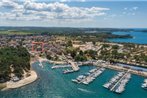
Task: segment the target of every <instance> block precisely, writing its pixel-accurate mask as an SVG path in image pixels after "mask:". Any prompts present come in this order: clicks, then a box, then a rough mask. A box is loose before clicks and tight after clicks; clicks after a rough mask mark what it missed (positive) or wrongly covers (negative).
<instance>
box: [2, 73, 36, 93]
mask: <svg viewBox="0 0 147 98" xmlns="http://www.w3.org/2000/svg"><path fill="white" fill-rule="evenodd" d="M30 74H31V75H30V76H29V77H26V78H24V79H21V80H19V81H18V82H12V81H8V82H6V87H5V88H3V89H2V91H4V90H8V89H15V88H19V87H22V86H25V85H28V84H30V83H33V82H34V81H36V80H37V78H38V76H37V73H36V72H35V71H33V70H31V71H30Z"/></svg>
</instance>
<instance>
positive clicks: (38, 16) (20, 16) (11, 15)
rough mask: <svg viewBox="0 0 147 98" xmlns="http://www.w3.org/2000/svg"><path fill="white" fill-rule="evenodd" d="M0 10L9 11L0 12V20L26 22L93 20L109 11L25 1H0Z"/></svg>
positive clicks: (99, 8)
mask: <svg viewBox="0 0 147 98" xmlns="http://www.w3.org/2000/svg"><path fill="white" fill-rule="evenodd" d="M64 1H65V0H64ZM66 1H67V0H66ZM81 1H85V0H81ZM0 8H3V9H10V11H3V12H1V11H0V12H1V14H0V19H5V20H27V21H31V20H32V21H33V20H38V21H49V20H82V19H83V20H85V19H93V18H94V17H98V16H103V15H105V14H106V12H105V11H108V10H110V9H109V8H102V7H91V8H86V7H71V6H69V5H67V4H64V3H61V2H52V3H44V2H35V1H34V0H25V1H24V2H18V1H16V0H1V2H0Z"/></svg>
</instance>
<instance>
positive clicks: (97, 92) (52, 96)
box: [0, 62, 147, 98]
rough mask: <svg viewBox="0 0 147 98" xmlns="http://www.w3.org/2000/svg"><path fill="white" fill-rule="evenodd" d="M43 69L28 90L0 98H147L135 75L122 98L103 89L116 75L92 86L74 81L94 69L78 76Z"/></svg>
mask: <svg viewBox="0 0 147 98" xmlns="http://www.w3.org/2000/svg"><path fill="white" fill-rule="evenodd" d="M43 65H44V68H41V67H40V66H38V63H35V64H34V65H33V67H34V69H35V70H36V71H37V74H38V76H39V79H38V80H37V81H36V82H34V83H32V84H30V85H27V86H24V87H21V88H18V89H14V90H8V91H3V92H0V98H147V90H144V89H142V88H141V83H142V82H143V79H144V78H143V77H140V76H136V75H132V78H131V80H130V81H129V83H128V84H127V86H126V90H125V91H124V92H123V93H122V94H116V93H113V92H110V91H109V90H107V89H105V88H104V87H103V86H102V85H103V84H104V83H106V82H107V81H108V80H109V79H111V78H112V77H113V75H115V74H116V73H117V71H113V70H105V71H104V72H103V74H102V75H101V76H99V77H97V79H96V80H95V81H93V82H92V83H91V84H89V85H82V84H75V83H73V82H72V81H71V79H73V78H76V77H77V76H78V75H80V74H84V73H86V72H88V71H89V70H90V69H92V68H94V66H83V67H81V70H80V71H79V72H75V73H71V74H62V70H63V69H55V70H52V69H51V66H52V65H51V64H48V63H45V62H44V63H43Z"/></svg>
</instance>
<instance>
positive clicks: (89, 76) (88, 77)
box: [72, 67, 105, 85]
mask: <svg viewBox="0 0 147 98" xmlns="http://www.w3.org/2000/svg"><path fill="white" fill-rule="evenodd" d="M104 70H105V69H104V68H99V67H98V68H95V69H92V70H90V71H89V72H88V73H86V74H85V75H80V76H78V77H77V78H76V79H72V81H73V82H76V83H82V84H86V85H87V84H89V83H91V82H92V81H93V80H95V79H96V77H98V76H99V75H100V74H102V72H103V71H104Z"/></svg>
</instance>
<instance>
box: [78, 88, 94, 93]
mask: <svg viewBox="0 0 147 98" xmlns="http://www.w3.org/2000/svg"><path fill="white" fill-rule="evenodd" d="M78 90H80V91H82V92H86V93H95V92H93V91H89V90H87V89H83V88H78Z"/></svg>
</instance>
